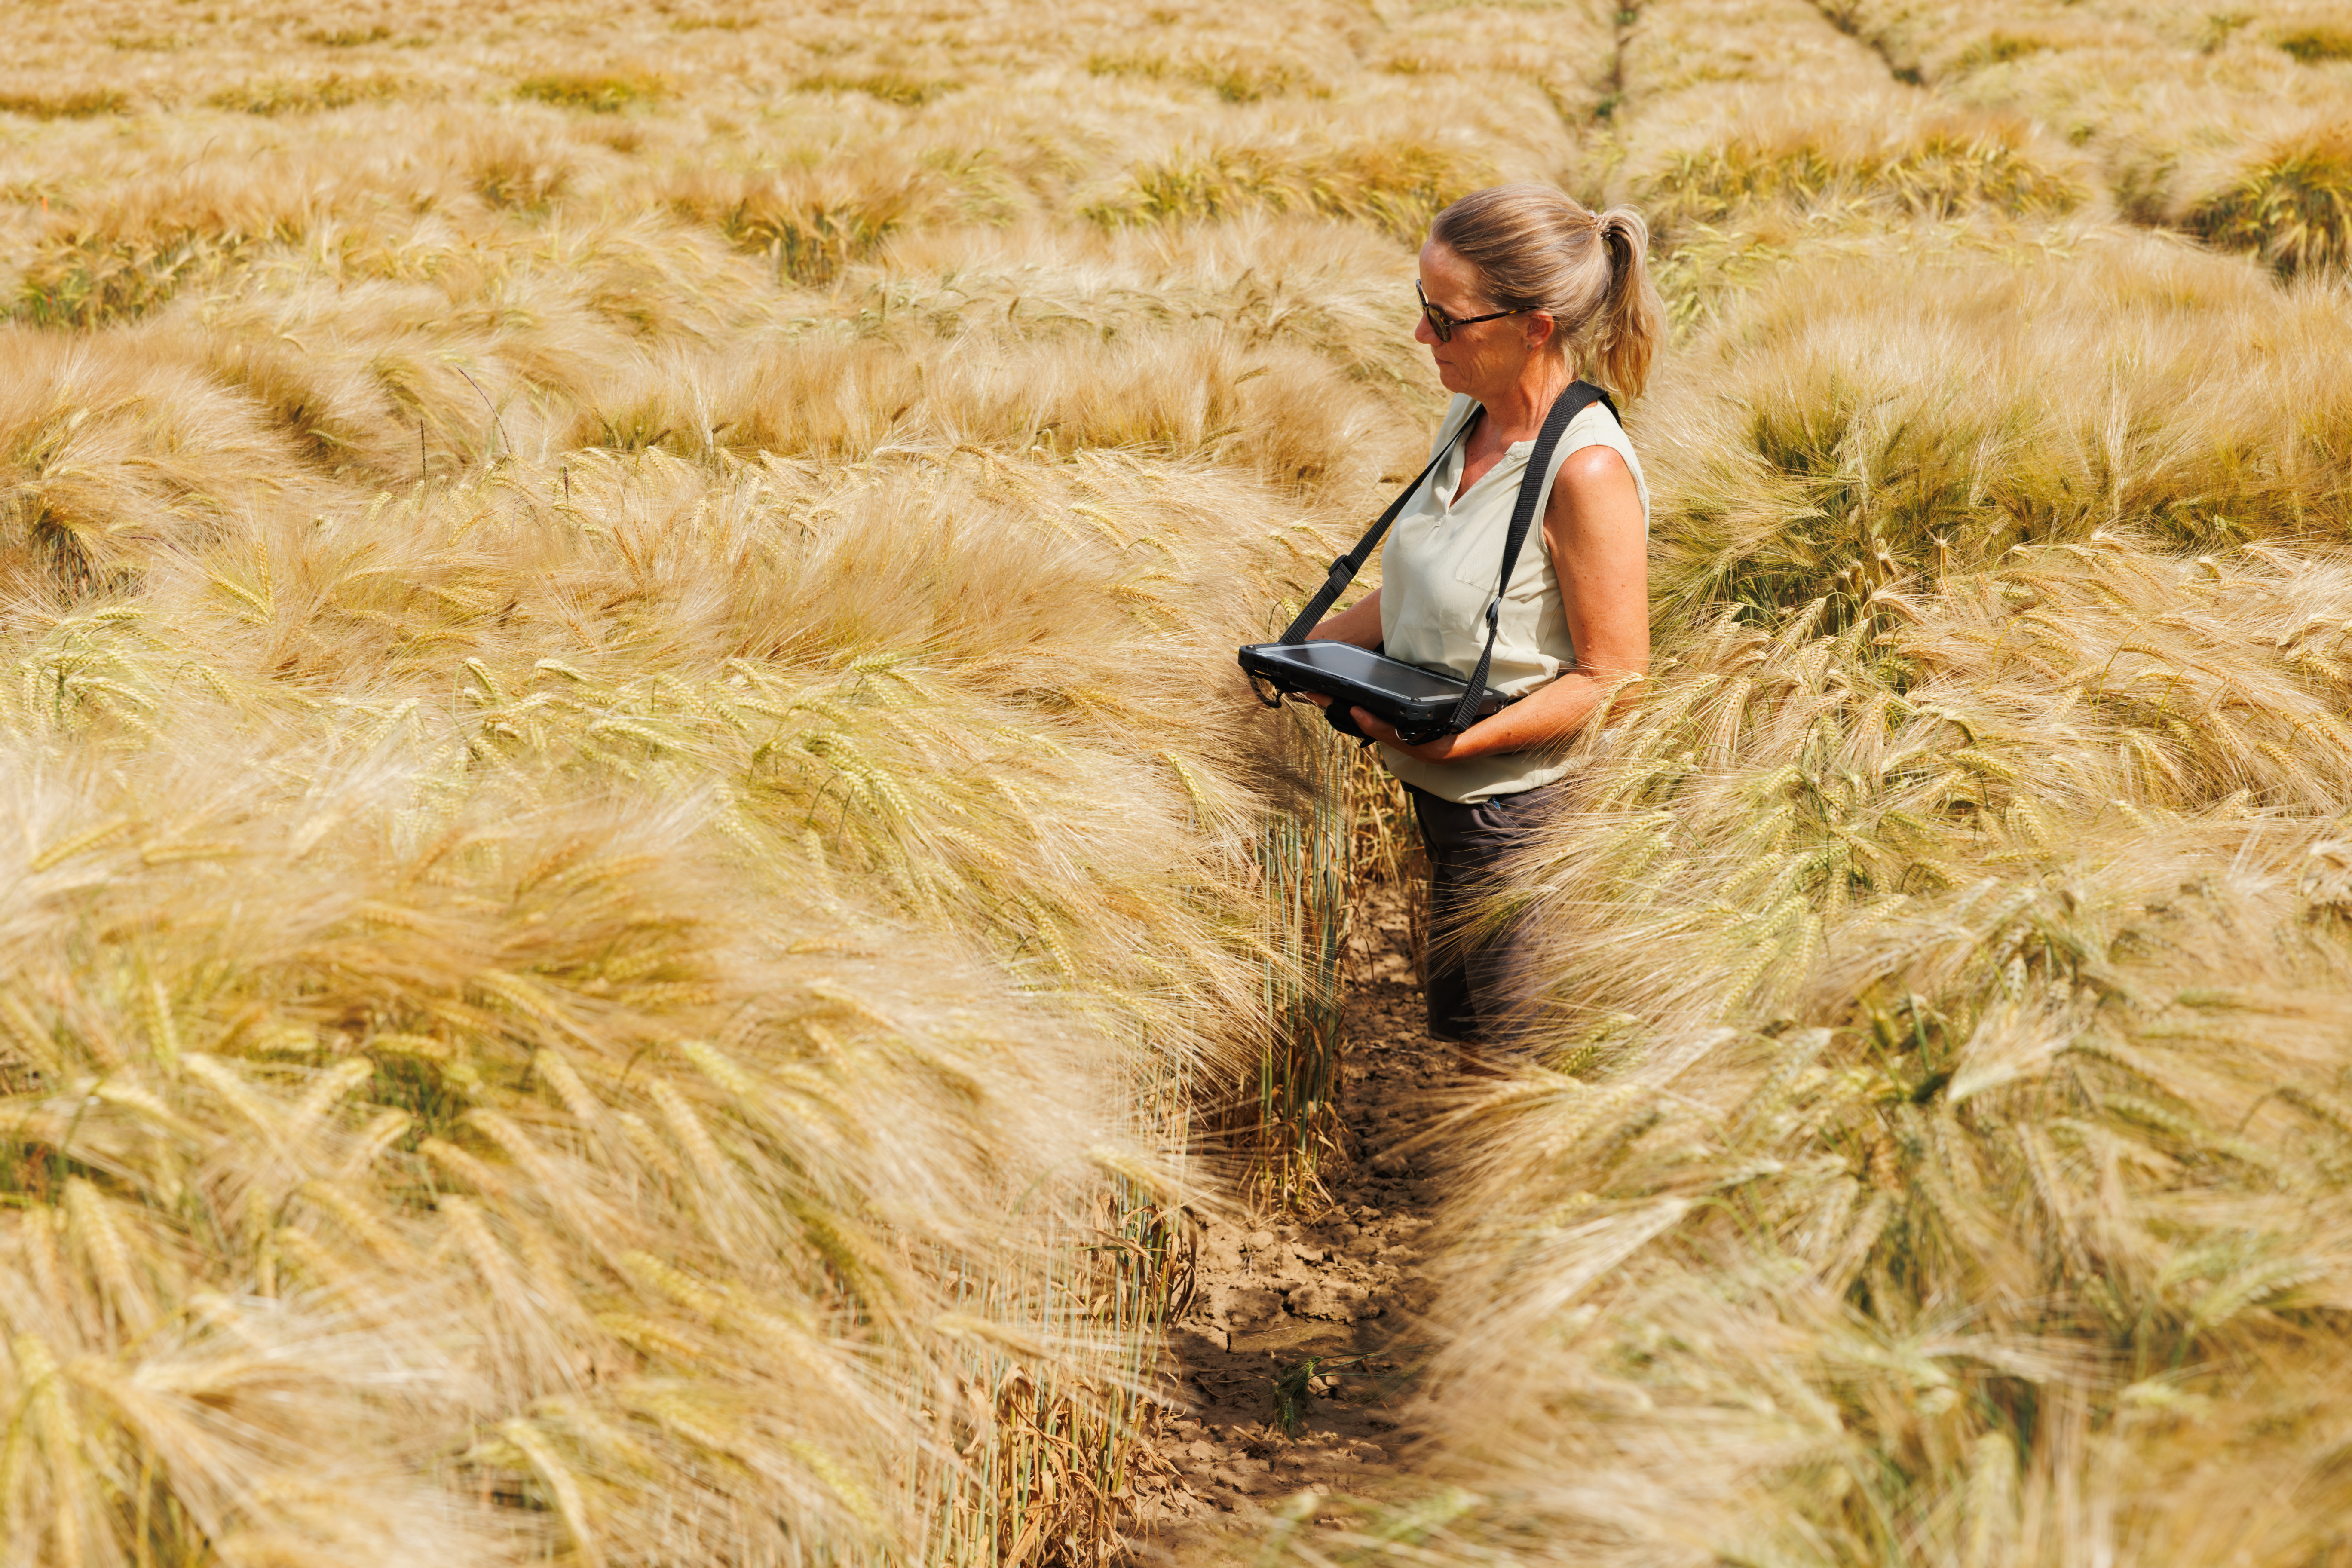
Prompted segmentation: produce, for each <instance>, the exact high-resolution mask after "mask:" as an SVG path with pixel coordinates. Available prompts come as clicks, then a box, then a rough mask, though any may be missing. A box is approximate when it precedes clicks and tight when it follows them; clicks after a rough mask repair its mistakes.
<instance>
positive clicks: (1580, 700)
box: [1310, 185, 1661, 1047]
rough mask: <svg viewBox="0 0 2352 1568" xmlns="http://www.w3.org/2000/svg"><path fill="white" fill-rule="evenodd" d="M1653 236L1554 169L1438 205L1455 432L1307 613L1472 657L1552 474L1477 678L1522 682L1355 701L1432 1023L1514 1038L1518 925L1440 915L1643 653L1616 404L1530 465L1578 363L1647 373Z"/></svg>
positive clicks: (1436, 311)
mask: <svg viewBox="0 0 2352 1568" xmlns="http://www.w3.org/2000/svg"><path fill="white" fill-rule="evenodd" d="M1648 247H1649V230H1648V228H1647V226H1645V225H1644V224H1643V222H1642V219H1641V216H1640V215H1639V214H1637V213H1635V212H1634V211H1633V209H1632V208H1631V207H1616V208H1612V210H1610V211H1608V212H1606V213H1599V214H1596V213H1593V212H1591V211H1590V210H1589V209H1587V208H1585V207H1584V206H1582V205H1579V204H1578V203H1576V202H1574V201H1571V200H1570V199H1569V198H1568V197H1567V196H1565V195H1561V194H1560V193H1559V192H1558V191H1555V190H1552V189H1550V188H1549V187H1547V186H1542V185H1502V186H1497V187H1496V188H1494V189H1492V190H1485V191H1479V192H1476V193H1475V194H1473V195H1467V196H1465V197H1463V198H1462V199H1461V200H1460V201H1458V202H1455V203H1454V205H1452V206H1450V207H1447V208H1446V209H1445V210H1444V212H1442V213H1440V214H1439V215H1438V216H1437V221H1436V222H1435V223H1434V224H1433V225H1432V226H1431V227H1430V231H1429V243H1428V244H1426V245H1424V246H1423V247H1422V251H1421V278H1420V289H1421V296H1422V321H1421V324H1420V325H1419V326H1417V327H1416V328H1414V330H1413V337H1414V338H1415V339H1416V340H1417V341H1419V342H1423V343H1424V344H1426V345H1428V348H1429V352H1430V355H1431V357H1432V358H1433V359H1434V360H1435V361H1436V362H1437V376H1438V380H1439V381H1440V382H1441V383H1442V384H1444V387H1445V389H1446V390H1447V391H1449V392H1451V393H1453V394H1454V403H1453V406H1452V407H1451V408H1449V409H1448V410H1447V411H1446V416H1445V422H1444V425H1442V426H1439V428H1438V432H1437V437H1436V440H1435V442H1434V443H1433V444H1432V446H1431V447H1430V453H1431V456H1432V458H1435V457H1436V455H1437V453H1438V452H1439V451H1440V450H1441V449H1443V448H1444V447H1445V446H1446V445H1447V444H1448V443H1452V444H1453V447H1454V450H1453V451H1452V452H1451V453H1449V454H1448V456H1447V457H1446V458H1445V460H1444V462H1442V463H1440V464H1439V465H1438V466H1437V468H1435V469H1434V470H1433V472H1432V473H1431V474H1430V476H1429V478H1428V479H1425V480H1424V481H1423V483H1422V485H1421V488H1420V489H1419V490H1418V491H1417V492H1416V493H1415V494H1414V495H1413V497H1412V500H1409V501H1408V502H1407V503H1406V506H1405V509H1404V510H1403V511H1402V513H1400V514H1399V516H1398V518H1397V520H1396V522H1395V524H1394V526H1393V527H1392V529H1391V531H1390V534H1389V538H1388V542H1387V544H1386V545H1385V546H1384V547H1383V548H1382V550H1381V586H1380V588H1379V589H1377V590H1376V591H1374V592H1373V593H1372V594H1370V595H1367V596H1366V597H1365V598H1364V599H1362V600H1361V601H1360V602H1359V603H1357V604H1356V605H1353V606H1351V607H1350V608H1349V609H1347V610H1345V611H1343V612H1342V613H1340V614H1339V615H1336V616H1331V617H1329V618H1328V619H1327V620H1325V621H1324V622H1322V624H1321V625H1319V626H1317V627H1316V628H1315V630H1314V632H1313V633H1312V634H1310V635H1311V636H1312V637H1331V638H1336V639H1339V640H1340V641H1343V642H1350V643H1355V644H1357V645H1358V646H1360V647H1368V648H1378V649H1380V650H1381V652H1383V653H1385V654H1387V655H1388V657H1390V658H1397V659H1403V660H1405V661H1406V662H1408V663H1412V664H1419V665H1425V666H1427V667H1429V668H1442V669H1445V670H1449V671H1451V672H1452V673H1453V674H1454V675H1456V676H1458V677H1460V678H1462V679H1465V680H1466V679H1470V678H1471V675H1472V673H1473V671H1474V670H1475V668H1476V666H1477V662H1478V655H1479V652H1480V650H1481V648H1482V647H1484V645H1485V642H1486V606H1487V605H1488V603H1489V602H1490V601H1491V600H1492V598H1493V597H1494V593H1495V588H1496V580H1497V578H1498V576H1499V574H1500V572H1501V566H1502V555H1503V541H1504V534H1505V532H1506V531H1507V527H1508V524H1509V520H1510V513H1511V507H1512V503H1513V502H1514V501H1515V500H1517V495H1518V490H1519V487H1520V485H1521V484H1522V483H1528V484H1536V485H1539V486H1542V487H1544V488H1545V490H1546V491H1547V492H1548V493H1545V494H1543V495H1542V496H1541V498H1540V506H1541V510H1540V511H1539V513H1538V515H1539V516H1540V517H1541V519H1542V544H1543V548H1542V549H1541V550H1536V549H1533V548H1529V549H1527V550H1524V551H1522V552H1521V553H1520V555H1519V559H1518V562H1517V566H1516V567H1515V569H1514V570H1513V572H1512V574H1511V583H1510V587H1509V590H1508V592H1507V593H1506V594H1505V595H1504V597H1503V605H1502V616H1501V622H1500V628H1501V629H1500V635H1499V636H1498V637H1497V638H1496V645H1495V658H1494V665H1493V668H1492V669H1491V671H1490V673H1489V674H1488V677H1487V682H1486V683H1487V685H1488V686H1489V687H1491V688H1493V689H1496V690H1497V691H1500V692H1502V693H1504V694H1505V695H1507V696H1508V697H1512V698H1516V699H1517V700H1515V701H1513V702H1511V703H1510V704H1508V705H1507V706H1506V707H1504V708H1502V709H1499V710H1496V712H1494V713H1493V714H1490V715H1489V716H1487V717H1486V718H1484V719H1481V720H1480V721H1477V722H1476V723H1475V724H1473V725H1471V726H1470V728H1468V729H1467V730H1465V731H1462V732H1461V733H1459V734H1457V735H1451V736H1446V737H1444V738H1442V739H1439V740H1435V741H1432V742H1427V743H1426V744H1423V745H1418V746H1414V745H1408V744H1406V743H1405V742H1404V741H1403V740H1402V738H1401V737H1400V736H1399V735H1398V734H1397V732H1396V731H1395V730H1394V729H1392V728H1391V727H1390V726H1389V725H1388V724H1386V723H1384V722H1382V721H1381V720H1380V719H1379V718H1377V717H1375V716H1374V715H1372V714H1370V713H1368V712H1366V711H1365V710H1362V709H1361V708H1357V709H1354V710H1352V712H1353V716H1354V719H1355V721H1356V724H1357V726H1358V727H1359V728H1360V730H1362V731H1363V732H1364V733H1365V734H1367V735H1369V736H1370V737H1371V738H1372V739H1374V740H1376V741H1378V742H1381V759H1382V760H1383V761H1384V762H1385V763H1387V764H1388V766H1389V769H1390V771H1391V772H1392V773H1395V774H1396V775H1397V776H1398V777H1399V778H1401V779H1402V780H1403V781H1404V784H1405V786H1406V788H1407V789H1408V790H1409V791H1410V792H1411V794H1412V802H1413V808H1414V813H1415V815H1416V816H1417V818H1418V820H1419V822H1420V825H1421V834H1422V840H1423V843H1424V844H1425V845H1426V846H1427V847H1428V849H1429V861H1430V923H1431V929H1432V931H1433V936H1435V937H1436V938H1437V939H1438V940H1433V942H1432V950H1431V951H1432V957H1431V959H1430V961H1429V963H1428V964H1427V966H1426V971H1425V973H1424V974H1423V984H1424V987H1425V989H1426V991H1427V993H1428V1001H1429V1029H1430V1033H1431V1034H1433V1035H1434V1036H1436V1037H1439V1038H1440V1039H1444V1040H1450V1041H1453V1042H1455V1043H1456V1044H1458V1045H1463V1046H1468V1047H1477V1046H1491V1045H1494V1044H1497V1043H1500V1042H1501V1041H1502V1039H1503V1038H1504V1037H1505V1032H1506V1028H1507V1013H1508V1011H1509V1009H1510V1006H1511V1001H1512V998H1511V996H1510V994H1509V992H1510V989H1511V987H1510V975H1509V954H1508V951H1507V943H1505V942H1496V941H1491V940H1490V941H1488V942H1485V943H1483V944H1472V943H1466V942H1462V941H1460V940H1448V939H1446V933H1448V932H1449V931H1452V930H1453V929H1454V927H1456V926H1457V924H1458V922H1459V921H1460V920H1461V918H1462V915H1463V913H1464V910H1465V907H1466V905H1467V903H1468V901H1469V899H1470V897H1471V896H1472V894H1473V893H1474V891H1475V882H1476V880H1477V879H1478V878H1479V877H1480V876H1481V875H1482V874H1483V873H1484V872H1486V870H1487V869H1489V868H1491V867H1492V866H1493V865H1494V864H1495V862H1496V860H1497V859H1498V858H1500V857H1501V856H1502V854H1503V853H1504V851H1505V850H1506V849H1507V848H1508V847H1510V845H1511V843H1512V842H1513V840H1514V839H1515V838H1517V837H1518V836H1519V835H1520V834H1522V833H1523V832H1524V831H1525V829H1526V827H1527V826H1528V823H1529V822H1530V821H1532V820H1533V819H1534V818H1535V817H1536V816H1538V814H1539V813H1540V812H1541V811H1542V810H1543V807H1544V802H1545V800H1546V799H1547V797H1548V796H1549V795H1553V794H1556V793H1557V788H1556V784H1555V781H1557V780H1558V779H1559V777H1560V776H1561V775H1562V774H1563V773H1566V772H1567V768H1566V766H1565V765H1564V764H1563V763H1560V762H1559V761H1558V760H1557V758H1558V753H1559V750H1560V748H1561V747H1562V746H1564V745H1565V744H1566V743H1567V742H1568V741H1569V740H1570V738H1571V737H1573V736H1574V735H1575V734H1576V733H1577V731H1580V729H1582V728H1583V727H1584V725H1585V724H1586V722H1587V721H1590V720H1591V717H1592V715H1593V714H1594V712H1595V711H1596V710H1598V708H1599V706H1600V703H1601V699H1602V697H1603V695H1604V694H1605V693H1606V692H1607V691H1608V690H1609V689H1611V688H1612V687H1613V686H1615V685H1616V684H1617V683H1618V682H1620V681H1621V680H1622V679H1625V678H1626V677H1628V676H1640V675H1643V674H1644V673H1645V672H1646V671H1647V670H1648V668H1649V665H1650V612H1649V574H1648V561H1647V556H1648V541H1649V492H1648V490H1647V489H1646V488H1645V487H1644V486H1643V481H1642V466H1641V463H1640V462H1639V460H1638V459H1636V458H1635V457H1634V456H1633V447H1632V445H1631V444H1630V443H1629V442H1627V440H1626V439H1625V433H1624V431H1623V430H1622V428H1621V427H1620V426H1619V425H1618V423H1617V420H1616V418H1615V416H1613V415H1612V414H1611V412H1610V410H1609V408H1608V407H1607V406H1606V405H1602V404H1600V403H1595V404H1593V405H1591V407H1589V408H1586V409H1585V410H1584V411H1583V412H1582V413H1580V414H1579V415H1577V416H1576V417H1575V419H1574V420H1573V421H1572V422H1570V425H1569V426H1568V430H1567V434H1566V436H1565V437H1563V438H1562V439H1561V441H1560V443H1559V447H1558V448H1557V449H1556V450H1555V451H1554V453H1553V455H1552V460H1551V463H1550V464H1549V472H1547V473H1544V474H1540V475H1530V474H1528V472H1527V468H1528V451H1529V448H1530V447H1532V445H1533V444H1534V439H1535V437H1536V434H1537V432H1538V429H1539V427H1540V426H1542V424H1543V419H1544V416H1545V414H1546V413H1548V412H1549V410H1550V408H1551V405H1552V403H1553V400H1554V399H1556V398H1557V397H1559V395H1560V393H1561V392H1562V391H1563V390H1564V389H1565V388H1566V387H1567V386H1568V385H1569V384H1570V382H1571V381H1573V380H1575V379H1577V377H1578V375H1579V374H1583V375H1584V376H1585V377H1586V378H1587V379H1589V380H1591V381H1592V382H1594V383H1596V384H1600V385H1601V386H1604V387H1606V388H1607V389H1609V390H1610V391H1611V392H1612V393H1614V394H1615V395H1617V396H1619V397H1623V398H1633V397H1636V396H1639V395H1641V391H1642V385H1643V381H1644V380H1645V379H1646V378H1647V375H1648V372H1649V367H1650V360H1651V357H1652V355H1653V354H1654V352H1655V350H1656V346H1657V342H1658V338H1659V335H1660V315H1661V312H1660V310H1659V306H1658V296H1657V290H1656V289H1655V288H1654V286H1653V285H1652V284H1651V282H1650V279H1649V276H1648V274H1647V272H1646V270H1645V266H1644V261H1645V255H1646V252H1647V250H1648ZM1465 426H1468V430H1467V434H1466V437H1465V438H1464V439H1461V440H1458V441H1457V440H1456V439H1455V437H1457V436H1461V435H1463V433H1464V427H1465ZM1528 543H1529V545H1530V546H1532V545H1533V544H1534V541H1533V540H1530V541H1529V542H1528ZM1315 700H1316V701H1318V702H1320V703H1323V704H1324V705H1325V706H1328V702H1329V700H1328V699H1327V698H1319V697H1318V698H1316V699H1315Z"/></svg>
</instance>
